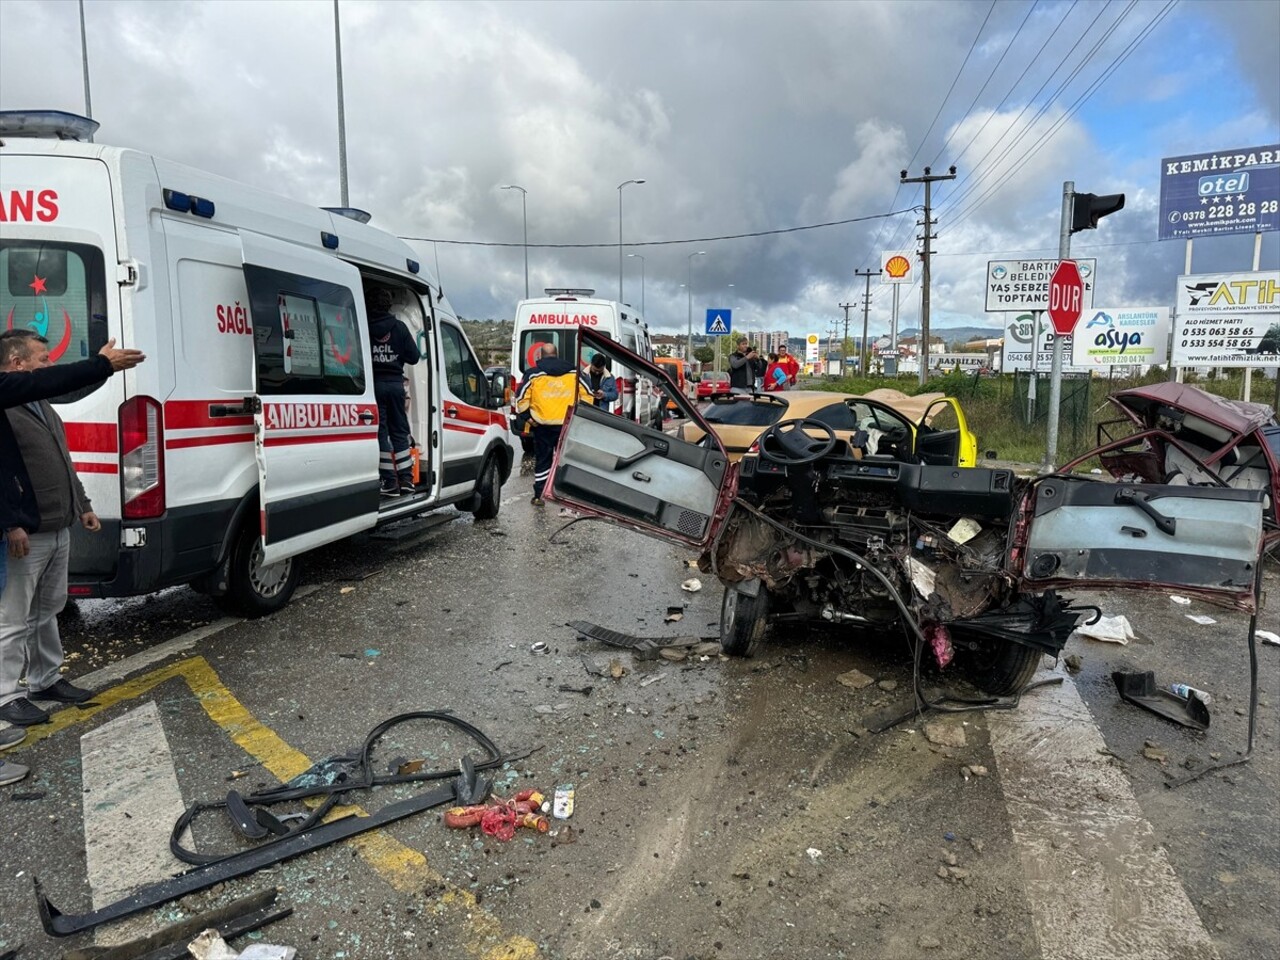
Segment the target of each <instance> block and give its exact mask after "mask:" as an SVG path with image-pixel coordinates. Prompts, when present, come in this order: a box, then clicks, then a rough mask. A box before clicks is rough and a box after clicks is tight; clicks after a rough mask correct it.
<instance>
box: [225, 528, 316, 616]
mask: <svg viewBox="0 0 1280 960" xmlns="http://www.w3.org/2000/svg"><path fill="white" fill-rule="evenodd" d="M255 516H256V513H255ZM301 576H302V565H301V564H300V563H299V561H298V558H297V557H290V558H289V559H288V560H281V561H279V562H278V563H271V564H265V563H263V562H262V538H261V537H260V536H259V535H258V531H257V530H256V529H254V527H253V526H252V525H251V524H247V523H246V524H243V525H242V526H241V527H240V531H239V532H238V533H237V534H236V542H235V544H234V545H233V546H232V548H231V561H230V568H229V570H228V572H227V592H226V595H225V596H222V597H218V598H217V601H218V604H219V605H220V606H222V607H223V608H224V609H226V610H227V611H229V612H230V613H234V614H237V615H239V616H242V617H250V618H252V617H264V616H266V615H267V614H269V613H275V612H276V611H277V610H279V609H280V608H281V607H283V606H284V605H285V604H287V603H288V602H289V600H290V598H291V597H292V596H293V591H294V590H295V589H297V587H298V580H299V579H300V578H301Z"/></svg>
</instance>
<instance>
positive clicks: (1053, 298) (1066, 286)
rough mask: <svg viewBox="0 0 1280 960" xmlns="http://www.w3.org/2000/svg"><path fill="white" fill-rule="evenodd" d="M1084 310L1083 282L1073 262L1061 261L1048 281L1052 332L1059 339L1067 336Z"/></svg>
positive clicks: (1078, 269)
mask: <svg viewBox="0 0 1280 960" xmlns="http://www.w3.org/2000/svg"><path fill="white" fill-rule="evenodd" d="M1083 308H1084V281H1083V280H1081V279H1080V268H1079V267H1077V266H1076V262H1075V261H1074V260H1063V261H1061V262H1059V263H1058V269H1056V270H1054V271H1053V279H1052V280H1050V281H1049V319H1050V320H1051V321H1052V322H1053V332H1054V333H1056V334H1057V335H1058V336H1060V337H1065V336H1069V335H1070V334H1071V331H1072V330H1074V329H1075V326H1076V321H1077V320H1079V319H1080V312H1081V310H1082V309H1083Z"/></svg>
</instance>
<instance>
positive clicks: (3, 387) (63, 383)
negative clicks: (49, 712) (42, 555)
mask: <svg viewBox="0 0 1280 960" xmlns="http://www.w3.org/2000/svg"><path fill="white" fill-rule="evenodd" d="M6 339H11V340H13V347H9V346H7V345H6V344H5V343H4V340H6ZM22 346H23V345H22V344H20V343H18V341H17V339H16V335H14V334H10V335H9V337H7V338H0V535H2V536H0V603H3V601H4V599H5V594H6V587H7V586H8V582H7V581H8V567H9V558H8V555H9V553H10V551H13V552H14V553H15V554H16V555H17V558H18V559H22V558H24V557H26V556H27V555H28V554H29V552H30V541H29V539H28V538H29V535H30V534H31V533H34V532H35V531H36V529H37V528H38V526H39V517H38V508H37V506H36V500H35V495H34V492H33V490H32V485H31V479H30V477H29V475H28V473H27V468H26V464H25V463H24V461H23V459H22V451H21V450H20V449H19V447H18V443H17V439H16V438H15V437H14V434H13V429H12V428H11V427H10V425H9V418H8V417H7V416H5V414H4V411H5V410H8V409H10V408H13V407H18V406H21V405H22V404H29V403H35V402H37V401H40V400H44V399H46V398H48V397H56V396H59V395H60V394H63V393H68V392H70V391H72V390H79V389H81V388H83V387H91V386H94V385H95V384H99V383H101V382H102V381H104V380H106V379H107V378H108V377H110V376H111V374H112V373H114V372H116V371H118V370H128V369H129V368H131V367H135V366H137V365H138V364H139V363H141V362H142V361H143V360H144V359H145V358H144V357H143V355H142V352H141V351H139V350H117V349H116V342H115V340H108V341H107V344H106V346H104V347H103V348H102V350H101V351H99V355H98V356H96V357H93V358H92V359H89V360H80V361H78V362H76V363H68V364H65V365H63V366H60V367H46V368H42V369H39V370H31V371H29V372H28V371H15V372H12V373H8V372H5V369H6V367H7V366H8V364H7V363H6V362H5V359H6V358H5V353H6V352H7V351H8V350H10V349H13V350H14V351H15V352H16V351H17V350H18V348H20V347H22ZM10 538H12V540H11V539H10ZM19 667H21V663H19ZM6 719H7V718H6ZM25 737H26V727H25V726H23V725H21V724H15V725H14V726H10V727H5V728H4V729H3V730H0V750H5V749H7V748H9V747H14V746H17V745H18V744H19V743H21V742H22V741H23V739H24V738H25ZM28 772H29V770H28V769H27V767H25V766H23V765H22V764H20V763H14V762H12V761H10V760H3V759H0V787H2V786H8V785H9V784H11V783H17V782H18V781H19V780H21V779H23V778H24V777H25V776H26V775H27V774H28Z"/></svg>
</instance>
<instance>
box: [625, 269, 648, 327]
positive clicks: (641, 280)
mask: <svg viewBox="0 0 1280 960" xmlns="http://www.w3.org/2000/svg"><path fill="white" fill-rule="evenodd" d="M627 256H628V257H634V258H635V259H637V260H639V261H640V316H642V317H643V316H644V257H642V256H641V255H640V254H638V253H628V254H627Z"/></svg>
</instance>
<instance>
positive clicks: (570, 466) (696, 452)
mask: <svg viewBox="0 0 1280 960" xmlns="http://www.w3.org/2000/svg"><path fill="white" fill-rule="evenodd" d="M580 349H581V350H582V352H583V353H588V352H599V353H603V354H605V356H606V357H608V358H609V359H610V360H611V361H612V362H613V363H614V364H615V365H625V366H627V367H628V368H630V369H631V370H633V371H635V372H636V373H637V375H638V376H639V377H640V378H641V379H642V380H648V381H649V382H650V383H652V384H655V385H657V386H658V387H659V388H661V389H663V390H664V391H665V392H666V394H667V395H668V397H669V398H670V399H672V400H673V401H674V402H675V403H676V404H677V406H678V407H680V408H681V409H682V411H683V412H684V413H685V415H686V416H690V417H691V419H692V420H693V421H694V422H696V423H698V425H699V426H700V427H701V428H702V429H703V430H707V429H708V427H707V424H706V422H705V421H703V420H702V419H701V417H700V416H698V415H697V413H696V411H694V410H693V408H692V405H690V404H689V402H688V400H687V399H686V398H684V397H683V396H681V395H680V393H679V391H678V390H677V389H676V388H675V387H674V386H673V385H672V383H671V381H670V379H669V378H667V377H666V376H664V375H663V374H662V373H661V372H660V371H659V370H658V368H657V367H656V365H654V364H652V363H650V362H649V361H646V360H644V359H643V358H641V357H639V356H637V355H636V354H634V353H632V352H631V351H628V350H626V349H625V348H623V347H622V346H620V345H619V344H617V343H614V342H612V341H610V340H608V339H606V338H604V337H601V336H599V335H598V334H595V333H594V332H592V331H590V330H586V329H585V328H584V329H583V330H582V332H581V335H580ZM735 489H736V471H735V470H734V469H733V468H731V467H730V464H729V461H728V457H727V456H726V454H725V451H724V448H723V447H722V446H721V445H720V443H719V441H718V440H717V439H716V438H715V436H714V434H712V435H710V436H709V437H707V438H706V439H704V440H703V442H702V443H701V444H698V445H695V444H692V443H687V442H685V441H682V440H678V439H676V438H675V437H671V436H668V435H667V434H665V433H663V432H662V431H661V430H655V429H653V428H651V427H649V426H646V425H644V424H640V423H636V422H634V421H632V420H628V419H626V418H624V417H621V416H617V415H615V414H611V413H609V412H608V411H607V410H603V409H601V408H599V407H595V406H593V405H591V404H588V403H583V402H581V401H579V402H578V403H577V405H576V406H575V407H574V408H573V409H572V411H571V412H570V416H569V418H568V420H567V421H566V422H565V426H564V429H563V430H562V431H561V437H560V442H559V445H558V447H557V451H556V458H555V462H554V463H553V465H552V469H551V475H550V476H549V477H548V479H547V494H548V496H549V497H550V498H551V499H553V500H556V501H560V502H563V503H566V504H569V505H570V506H573V507H575V508H577V509H579V510H581V511H583V512H584V513H586V514H588V515H590V516H598V517H603V518H606V519H610V520H613V521H614V522H616V523H618V524H619V525H621V526H626V527H629V528H631V529H634V530H638V531H641V532H643V533H647V534H650V535H652V536H656V537H659V538H661V539H664V540H668V541H671V542H673V543H681V544H686V545H689V546H699V547H706V546H707V545H708V544H709V543H710V542H711V539H712V538H713V537H714V535H715V533H716V530H717V529H718V526H719V521H720V520H722V519H723V516H724V513H725V512H726V509H727V501H728V499H729V498H730V497H732V495H733V493H734V490H735Z"/></svg>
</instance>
